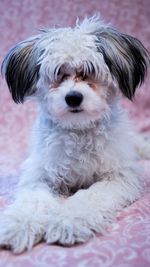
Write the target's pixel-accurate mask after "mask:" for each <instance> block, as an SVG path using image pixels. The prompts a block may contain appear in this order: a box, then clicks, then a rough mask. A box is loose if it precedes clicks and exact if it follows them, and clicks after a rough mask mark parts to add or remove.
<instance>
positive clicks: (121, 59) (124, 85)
mask: <svg viewBox="0 0 150 267" xmlns="http://www.w3.org/2000/svg"><path fill="white" fill-rule="evenodd" d="M96 45H97V49H98V51H99V52H101V53H102V54H103V57H104V60H105V63H106V64H107V66H108V68H109V71H110V72H111V74H112V77H114V78H115V79H116V81H117V82H118V85H119V88H120V90H121V91H122V93H123V94H124V95H125V96H126V97H127V98H129V99H130V100H131V99H132V98H133V96H134V93H135V90H136V88H137V87H138V86H140V85H141V84H142V82H143V81H144V78H145V75H146V73H147V68H148V65H150V57H149V53H148V51H147V50H146V48H145V47H144V46H143V45H142V43H141V42H140V41H139V40H138V39H136V38H134V37H132V36H129V35H126V34H123V33H120V32H118V31H117V30H115V29H113V28H111V27H108V28H105V29H104V30H102V31H100V32H99V33H98V32H97V33H96Z"/></svg>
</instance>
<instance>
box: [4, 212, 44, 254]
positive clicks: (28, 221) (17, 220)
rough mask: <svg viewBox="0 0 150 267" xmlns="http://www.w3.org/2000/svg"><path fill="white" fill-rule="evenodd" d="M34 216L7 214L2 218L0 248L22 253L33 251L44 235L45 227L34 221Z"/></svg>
mask: <svg viewBox="0 0 150 267" xmlns="http://www.w3.org/2000/svg"><path fill="white" fill-rule="evenodd" d="M31 217H32V214H27V215H26V214H21V213H20V216H18V214H17V215H16V214H9V215H8V214H7V215H3V216H2V217H1V218H0V247H1V248H7V249H11V250H12V251H13V252H14V253H21V252H23V251H24V250H26V249H28V250H29V249H31V248H32V247H33V245H34V244H36V243H38V242H39V241H40V240H41V239H42V237H43V235H44V228H43V225H42V224H40V223H39V222H38V220H36V219H34V220H33V221H32V218H31Z"/></svg>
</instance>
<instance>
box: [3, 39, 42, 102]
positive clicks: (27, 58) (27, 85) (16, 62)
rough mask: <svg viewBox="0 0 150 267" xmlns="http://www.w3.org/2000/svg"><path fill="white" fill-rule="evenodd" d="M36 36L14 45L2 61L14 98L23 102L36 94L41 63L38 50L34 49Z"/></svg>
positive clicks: (4, 73)
mask: <svg viewBox="0 0 150 267" xmlns="http://www.w3.org/2000/svg"><path fill="white" fill-rule="evenodd" d="M35 42H36V38H32V39H31V40H30V41H29V40H28V41H24V42H21V43H19V44H17V45H16V46H15V47H13V48H12V49H11V50H10V51H9V52H8V54H7V55H6V57H5V59H4V61H3V63H2V68H1V71H2V75H4V76H5V78H6V81H7V84H8V87H9V90H10V92H11V95H12V98H13V100H14V101H15V102H16V103H23V102H24V98H25V97H27V96H31V95H32V94H34V92H35V90H36V81H37V79H38V73H39V68H40V66H39V64H38V62H37V52H36V49H33V47H34V43H35Z"/></svg>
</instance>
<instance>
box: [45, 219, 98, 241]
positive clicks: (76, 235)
mask: <svg viewBox="0 0 150 267" xmlns="http://www.w3.org/2000/svg"><path fill="white" fill-rule="evenodd" d="M92 236H94V233H93V232H92V230H90V228H88V226H86V225H84V222H82V221H81V220H79V219H76V218H63V217H57V218H54V219H53V220H50V222H49V225H48V228H47V231H46V235H45V240H46V242H47V244H52V243H57V244H60V245H64V246H70V245H73V244H75V243H83V242H86V241H87V240H88V239H89V238H90V237H92Z"/></svg>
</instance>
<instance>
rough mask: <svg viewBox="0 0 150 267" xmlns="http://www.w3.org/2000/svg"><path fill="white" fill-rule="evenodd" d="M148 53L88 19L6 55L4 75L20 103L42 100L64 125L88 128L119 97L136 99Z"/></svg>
mask: <svg viewBox="0 0 150 267" xmlns="http://www.w3.org/2000/svg"><path fill="white" fill-rule="evenodd" d="M148 64H149V55H148V52H147V50H146V49H145V48H144V47H143V45H142V44H141V42H140V41H138V40H137V39H136V38H133V37H131V36H128V35H125V34H122V33H120V32H118V31H117V30H115V29H113V28H112V27H111V26H110V25H105V24H104V23H102V22H101V21H99V19H98V18H91V19H87V18H86V19H85V20H84V21H83V22H82V23H81V24H77V25H76V27H75V28H63V29H52V30H44V31H42V33H41V34H40V35H38V36H35V37H32V38H30V39H28V40H25V41H24V42H22V43H19V44H18V45H17V46H15V47H14V48H13V49H12V50H11V51H10V52H9V53H8V55H7V56H6V58H5V60H4V62H3V65H2V72H3V73H4V74H5V77H6V80H7V83H8V86H9V89H10V92H11V93H12V97H13V99H14V101H15V102H17V103H18V102H23V101H24V100H25V99H28V98H29V97H31V98H34V99H37V100H38V102H39V103H40V104H41V107H42V109H44V110H45V112H47V114H48V116H49V117H50V119H52V120H53V121H54V122H57V123H59V124H60V125H61V126H62V127H67V128H68V127H69V128H71V127H77V128H78V127H80V128H84V127H87V126H88V125H89V124H90V123H91V122H95V121H97V120H100V119H103V118H104V117H108V116H109V114H110V113H111V107H112V105H113V104H114V103H115V102H116V99H117V98H118V96H119V93H120V92H122V93H123V94H124V95H125V96H126V97H128V98H129V99H132V97H133V96H134V92H135V89H136V87H137V86H138V85H140V84H141V83H142V82H143V80H144V77H145V74H146V71H147V67H148Z"/></svg>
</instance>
